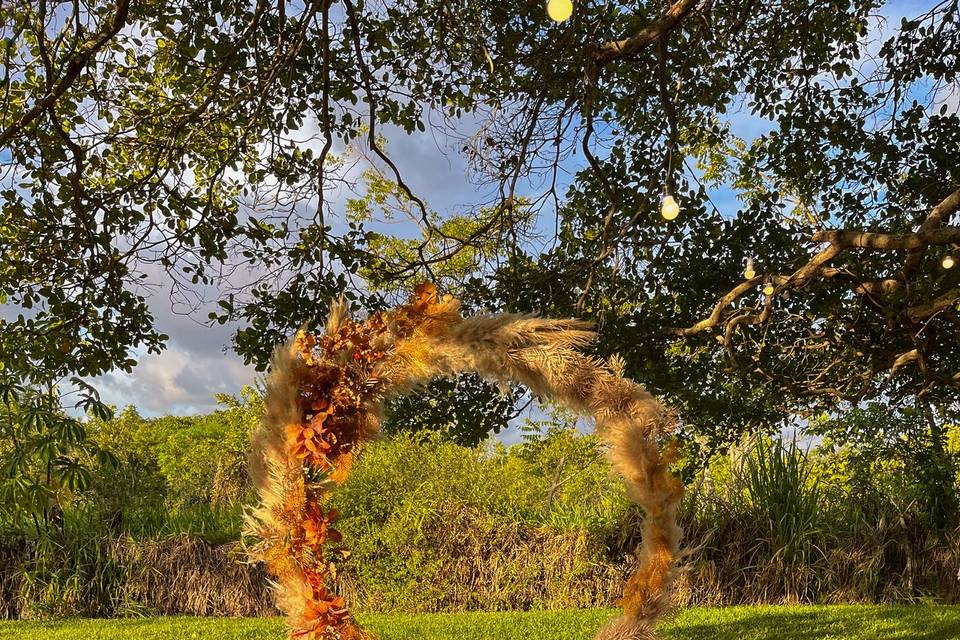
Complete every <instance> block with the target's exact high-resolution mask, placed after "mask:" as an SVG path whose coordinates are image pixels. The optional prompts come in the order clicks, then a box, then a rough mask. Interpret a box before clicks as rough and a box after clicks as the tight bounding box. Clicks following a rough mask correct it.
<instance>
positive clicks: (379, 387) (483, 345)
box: [247, 284, 683, 640]
mask: <svg viewBox="0 0 960 640" xmlns="http://www.w3.org/2000/svg"><path fill="white" fill-rule="evenodd" d="M593 338H594V334H593V333H592V332H591V331H590V330H589V327H588V325H587V324H585V323H583V322H580V321H576V320H545V319H541V318H535V317H531V316H524V315H515V314H500V315H483V316H476V317H470V318H463V317H462V316H461V315H460V312H459V304H458V302H457V301H456V300H455V299H453V298H452V297H451V296H449V295H448V296H443V297H442V298H441V297H439V296H438V295H437V290H436V287H434V286H433V285H430V284H425V285H421V286H419V287H417V289H416V292H415V294H414V296H413V297H412V298H411V300H410V301H409V302H408V303H407V304H405V305H403V306H401V307H398V308H396V309H394V310H392V311H389V312H381V313H376V314H374V315H372V316H371V317H370V318H369V319H367V320H366V321H365V322H356V321H354V320H352V319H350V318H349V317H348V312H347V307H346V305H345V304H344V303H343V302H342V301H341V302H340V303H338V304H336V305H334V308H333V309H332V311H331V313H330V317H329V319H328V320H327V324H326V327H325V332H324V335H322V336H313V335H311V334H309V333H307V332H305V331H300V332H298V333H297V335H296V337H295V338H294V339H293V340H292V341H290V342H288V343H287V344H285V345H282V346H280V347H278V348H277V350H276V351H275V353H274V356H273V361H272V367H271V371H270V374H269V376H268V378H267V397H266V411H265V415H264V419H263V422H262V424H261V426H260V428H259V429H258V431H257V432H256V434H255V435H254V440H253V452H252V455H251V459H250V467H251V475H252V477H253V481H254V484H255V487H256V489H257V492H258V494H259V497H260V504H259V505H258V506H257V507H256V508H255V509H253V510H252V511H251V513H250V514H249V517H248V522H247V533H248V534H250V535H251V536H252V537H254V538H255V539H256V540H257V542H256V543H255V544H254V545H252V546H251V547H250V548H249V552H250V556H251V558H253V559H255V560H258V561H263V562H265V563H266V565H267V569H268V571H269V573H270V574H271V575H272V576H273V578H274V580H275V583H274V591H275V595H276V600H277V604H278V606H279V607H280V609H281V610H282V611H284V613H286V615H287V616H288V620H289V623H290V637H291V638H297V639H302V640H358V639H365V638H370V637H372V636H371V634H369V633H368V632H366V631H364V630H362V629H361V628H360V627H359V625H358V624H357V623H356V621H355V620H354V619H353V617H352V616H351V615H350V613H349V611H348V609H347V607H346V606H345V603H344V601H343V599H342V598H341V597H339V596H337V595H335V594H334V593H333V592H332V591H331V590H330V587H331V583H332V581H333V580H335V579H336V564H335V562H332V559H333V558H334V557H335V553H336V551H337V547H336V545H337V543H339V541H340V536H339V534H338V533H337V532H336V530H335V529H333V527H332V525H333V523H334V521H335V520H336V517H337V514H336V513H335V512H333V511H326V510H324V506H323V504H324V501H325V498H326V497H327V496H329V495H330V493H331V492H332V491H334V490H335V489H336V487H337V486H339V485H341V484H343V483H344V482H345V481H346V480H347V477H348V476H349V474H350V469H351V466H352V463H353V458H354V453H355V448H356V446H357V445H358V444H359V443H361V442H363V441H364V440H368V439H370V438H372V437H373V436H375V435H376V434H377V432H378V430H379V421H380V416H381V409H382V404H383V400H384V398H385V397H387V396H388V395H390V394H393V393H403V392H405V391H409V390H411V389H412V388H414V387H415V386H416V385H417V384H420V383H422V382H424V381H426V380H428V379H429V378H431V377H433V376H437V375H449V374H453V373H456V372H460V371H473V372H477V373H479V374H481V375H483V376H485V377H487V378H490V379H492V380H496V381H500V382H519V383H522V384H524V385H526V386H528V387H529V388H530V389H531V390H532V391H533V392H535V393H538V394H541V395H543V396H549V397H552V398H554V399H556V400H558V401H560V402H562V403H563V404H564V405H566V406H568V407H569V408H571V409H573V410H574V411H576V412H578V413H579V414H582V415H585V416H591V417H592V418H593V419H594V420H595V423H596V431H597V433H598V435H599V436H600V437H601V438H602V439H603V440H604V441H605V442H606V443H607V444H608V445H609V455H610V458H611V461H612V463H613V465H614V468H615V469H616V470H617V471H618V473H619V474H620V475H622V476H623V478H624V480H625V482H626V484H627V487H628V492H629V495H630V497H631V499H632V500H634V501H635V502H636V503H637V504H639V505H640V506H641V507H642V508H643V509H644V510H645V512H646V518H645V520H644V524H643V529H642V542H641V546H640V549H639V551H638V556H637V566H636V568H635V570H634V571H633V573H632V575H631V576H630V578H629V580H628V581H627V583H626V585H625V587H624V592H623V597H622V599H621V600H620V605H621V606H622V608H623V614H622V615H621V616H620V617H618V618H616V619H615V620H613V621H612V622H610V623H609V624H608V625H607V626H606V627H604V628H603V629H601V630H600V632H599V633H598V635H597V639H598V640H647V639H654V638H656V637H657V635H656V633H655V632H654V630H653V623H654V621H655V620H656V618H657V617H658V616H660V615H661V614H662V613H664V612H665V611H666V610H667V608H668V607H669V604H670V590H671V585H672V582H673V579H674V577H675V573H676V570H677V556H678V548H679V544H680V537H681V530H680V528H679V527H678V526H677V522H676V512H677V506H678V503H679V501H680V497H681V495H682V492H683V488H682V485H681V483H680V482H679V480H678V479H677V478H675V477H674V476H673V474H672V473H671V472H670V469H669V466H670V463H671V462H672V461H673V460H674V459H675V452H674V449H673V447H672V445H668V446H666V447H664V448H661V446H660V443H661V441H663V440H666V439H668V438H669V436H670V435H671V434H672V433H673V431H674V428H675V418H674V416H673V415H672V414H671V413H670V412H669V411H667V410H665V409H664V408H663V407H662V406H661V405H660V404H659V403H658V402H657V401H656V400H655V399H654V398H653V396H651V395H650V394H649V393H647V392H646V391H645V390H644V389H643V388H641V387H640V386H639V385H637V384H636V383H635V382H633V381H631V380H629V379H627V378H624V377H623V363H622V360H620V359H619V358H618V357H614V358H611V359H609V360H606V361H603V360H598V359H596V358H593V357H590V356H587V355H584V354H583V353H581V352H580V351H579V348H580V347H583V346H585V345H586V344H588V343H589V342H591V341H592V340H593Z"/></svg>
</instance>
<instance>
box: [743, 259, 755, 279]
mask: <svg viewBox="0 0 960 640" xmlns="http://www.w3.org/2000/svg"><path fill="white" fill-rule="evenodd" d="M756 276H757V270H756V269H754V268H753V258H747V268H746V269H744V270H743V277H744V278H746V279H747V280H753V279H754V278H755V277H756Z"/></svg>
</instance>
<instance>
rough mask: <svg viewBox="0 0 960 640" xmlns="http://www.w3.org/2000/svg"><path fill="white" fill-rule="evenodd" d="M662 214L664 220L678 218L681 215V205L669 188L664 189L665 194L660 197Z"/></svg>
mask: <svg viewBox="0 0 960 640" xmlns="http://www.w3.org/2000/svg"><path fill="white" fill-rule="evenodd" d="M660 215H661V216H663V219H664V220H676V219H677V216H679V215H680V205H679V203H677V199H676V198H674V197H673V194H672V193H670V191H669V190H668V189H664V190H663V196H662V197H661V198H660Z"/></svg>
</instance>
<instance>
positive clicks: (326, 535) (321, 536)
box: [303, 505, 343, 555]
mask: <svg viewBox="0 0 960 640" xmlns="http://www.w3.org/2000/svg"><path fill="white" fill-rule="evenodd" d="M339 517H340V513H339V512H338V511H337V510H336V509H331V510H330V511H328V512H326V513H324V512H323V510H322V509H320V507H318V506H316V505H311V507H310V508H309V509H308V510H307V518H306V519H305V520H304V522H303V544H304V545H306V546H308V547H309V548H310V549H311V550H313V551H314V552H315V555H319V551H320V547H321V546H322V545H323V544H324V543H325V542H326V541H327V540H330V541H331V542H334V543H337V542H340V541H341V540H342V539H343V536H341V535H340V532H339V531H337V530H336V529H332V528H331V526H330V525H332V524H333V523H334V522H335V521H336V520H337V518H339Z"/></svg>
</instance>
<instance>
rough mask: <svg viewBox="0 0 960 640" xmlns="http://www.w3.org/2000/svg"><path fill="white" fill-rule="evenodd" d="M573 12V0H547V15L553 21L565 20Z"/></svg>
mask: <svg viewBox="0 0 960 640" xmlns="http://www.w3.org/2000/svg"><path fill="white" fill-rule="evenodd" d="M572 14H573V0H547V15H548V16H550V19H551V20H553V21H554V22H565V21H566V20H567V19H568V18H569V17H570V16H571V15H572Z"/></svg>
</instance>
